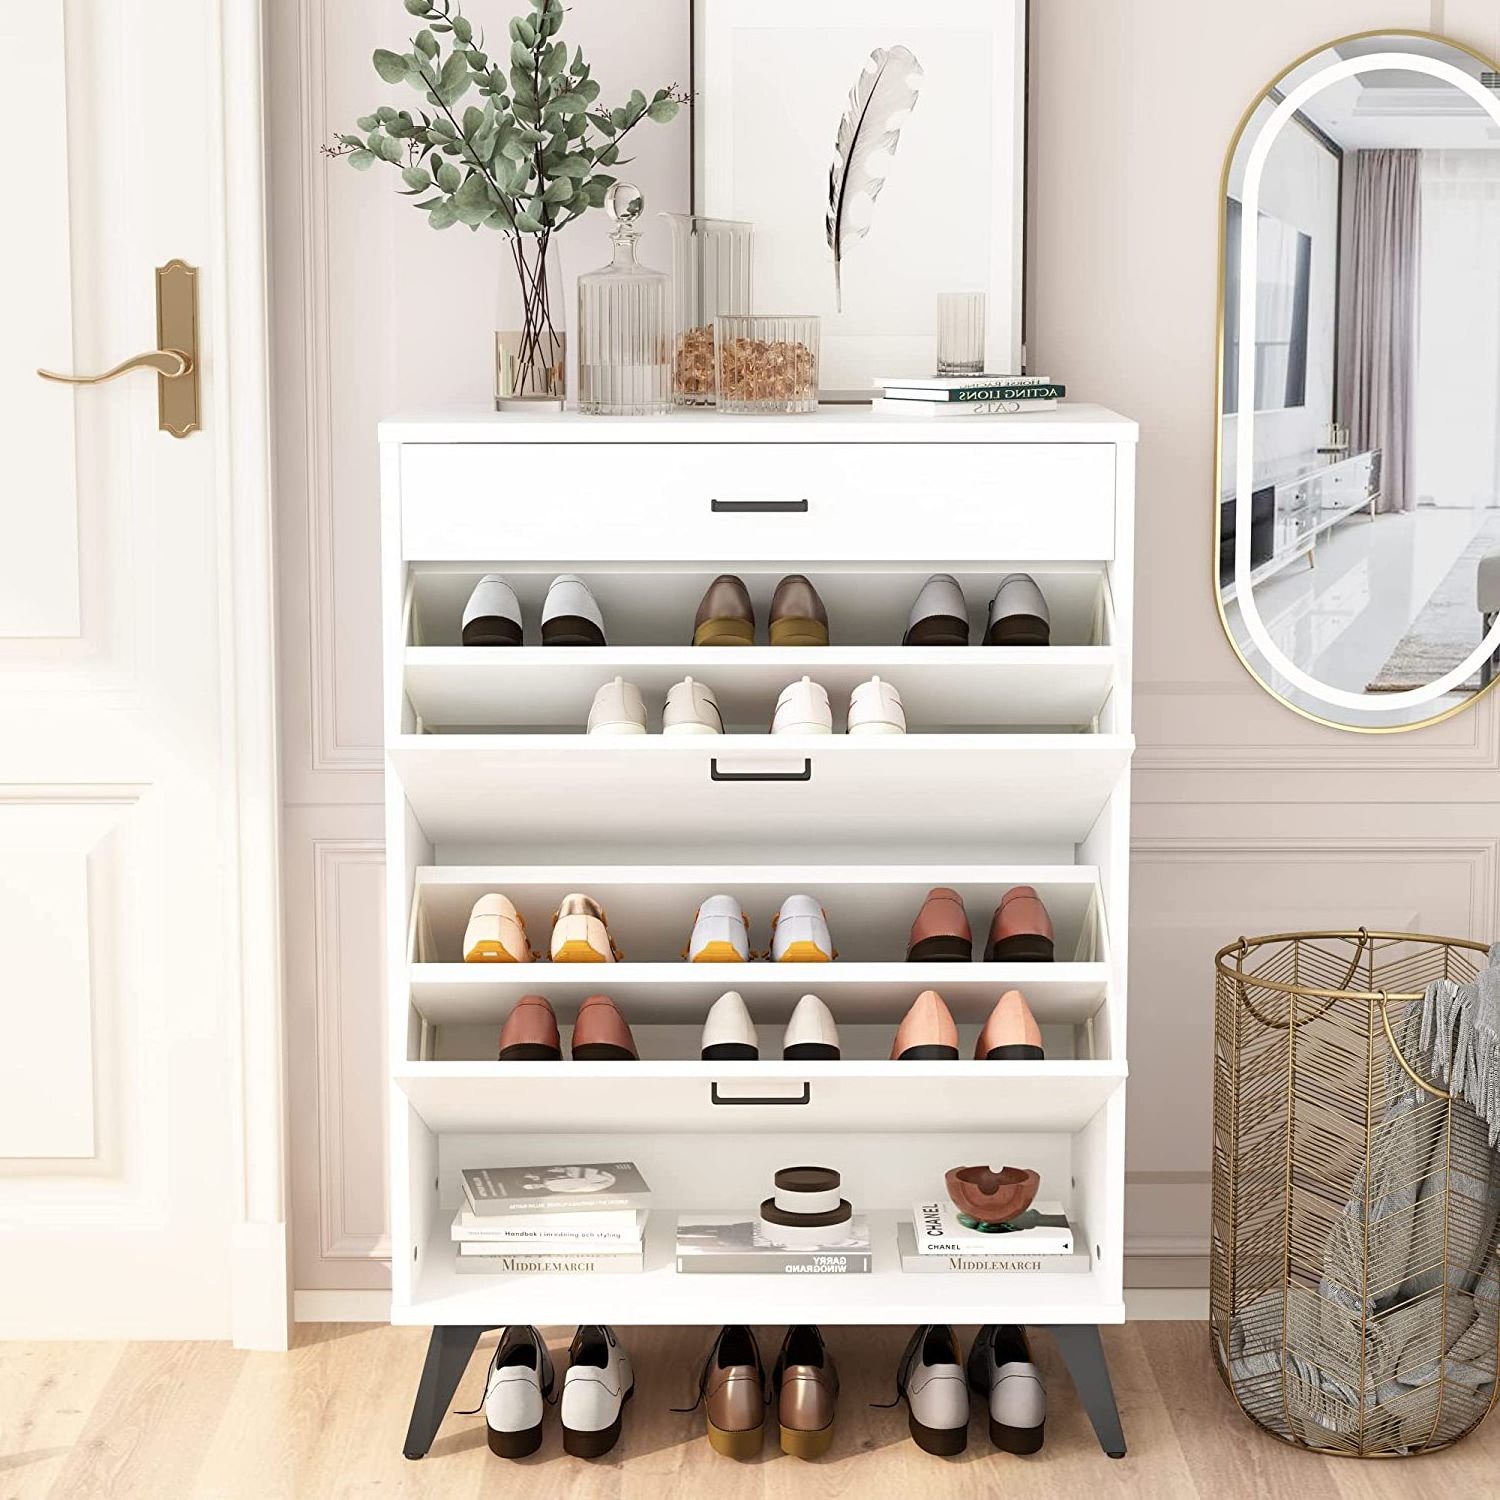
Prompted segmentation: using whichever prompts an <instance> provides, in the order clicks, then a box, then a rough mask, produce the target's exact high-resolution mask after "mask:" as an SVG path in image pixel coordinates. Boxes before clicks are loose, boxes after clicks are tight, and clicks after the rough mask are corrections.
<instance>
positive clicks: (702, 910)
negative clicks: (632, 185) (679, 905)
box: [683, 896, 750, 964]
mask: <svg viewBox="0 0 1500 1500" xmlns="http://www.w3.org/2000/svg"><path fill="white" fill-rule="evenodd" d="M683 957H684V958H686V959H687V961H688V962H689V963H690V964H745V963H749V962H750V924H749V923H748V922H746V920H745V913H744V911H743V909H742V908H741V906H740V903H739V902H738V901H736V900H735V898H734V897H733V896H710V897H709V898H708V900H707V901H705V902H704V903H703V905H702V906H700V907H699V908H698V915H697V917H696V918H695V919H694V921H693V935H692V937H691V938H689V939H688V945H687V949H686V951H685V952H684V953H683Z"/></svg>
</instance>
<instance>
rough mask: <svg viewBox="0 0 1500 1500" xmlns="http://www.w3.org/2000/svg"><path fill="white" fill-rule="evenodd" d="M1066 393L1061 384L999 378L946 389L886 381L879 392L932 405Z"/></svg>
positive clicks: (1039, 398) (1051, 396) (889, 398)
mask: <svg viewBox="0 0 1500 1500" xmlns="http://www.w3.org/2000/svg"><path fill="white" fill-rule="evenodd" d="M1067 394H1068V388H1067V386H1065V385H1056V384H1052V385H1040V384H1038V385H1030V384H1025V383H1022V384H1013V383H1010V382H1000V383H999V384H996V385H955V386H950V387H949V388H948V389H947V390H928V389H926V388H924V387H922V386H908V385H888V386H886V387H885V389H884V390H883V391H882V392H881V395H882V396H883V397H884V398H885V399H886V400H887V401H926V402H930V403H931V404H932V405H934V406H945V405H948V406H952V405H957V406H974V405H979V404H981V403H983V402H986V401H1024V402H1028V403H1029V402H1039V401H1061V400H1062V399H1063V397H1064V396H1066V395H1067Z"/></svg>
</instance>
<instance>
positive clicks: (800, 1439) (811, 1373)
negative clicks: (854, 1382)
mask: <svg viewBox="0 0 1500 1500" xmlns="http://www.w3.org/2000/svg"><path fill="white" fill-rule="evenodd" d="M771 1389H772V1391H773V1392H774V1393H775V1396H776V1413H777V1418H778V1421H779V1425H780V1428H781V1451H782V1452H783V1453H790V1454H791V1455H792V1456H793V1457H794V1458H822V1456H823V1455H824V1454H825V1453H827V1452H828V1450H829V1448H830V1447H832V1446H833V1420H834V1413H835V1409H836V1405H837V1402H838V1394H839V1377H838V1371H837V1370H836V1369H835V1368H834V1365H833V1356H832V1355H831V1354H829V1352H828V1346H827V1345H826V1344H825V1343H824V1342H823V1335H822V1333H821V1332H820V1331H819V1330H818V1329H817V1328H816V1327H815V1326H814V1325H813V1324H811V1323H799V1324H796V1325H795V1326H794V1327H791V1328H788V1329H787V1331H786V1338H785V1339H783V1340H782V1344H781V1352H780V1353H779V1354H778V1355H777V1356H776V1364H775V1367H774V1368H773V1369H772V1371H771Z"/></svg>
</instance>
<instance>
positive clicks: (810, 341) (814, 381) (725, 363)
mask: <svg viewBox="0 0 1500 1500" xmlns="http://www.w3.org/2000/svg"><path fill="white" fill-rule="evenodd" d="M715 327H716V330H717V339H716V343H717V345H718V358H719V410H720V411H724V412H813V411H817V409H818V328H819V324H818V319H817V318H816V317H790V316H786V315H778V314H773V313H746V314H734V315H731V314H728V313H721V314H720V315H719V317H718V318H717V319H716V320H715Z"/></svg>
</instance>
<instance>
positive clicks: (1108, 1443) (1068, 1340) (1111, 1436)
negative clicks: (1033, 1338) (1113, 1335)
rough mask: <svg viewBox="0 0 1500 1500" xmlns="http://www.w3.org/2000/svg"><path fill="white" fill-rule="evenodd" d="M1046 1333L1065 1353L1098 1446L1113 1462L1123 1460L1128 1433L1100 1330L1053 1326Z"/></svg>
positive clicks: (1084, 1326)
mask: <svg viewBox="0 0 1500 1500" xmlns="http://www.w3.org/2000/svg"><path fill="white" fill-rule="evenodd" d="M1047 1331H1048V1332H1049V1333H1050V1334H1051V1335H1052V1337H1053V1338H1054V1339H1055V1340H1056V1342H1057V1347H1058V1349H1059V1350H1061V1352H1062V1357H1063V1363H1064V1364H1066V1365H1067V1367H1068V1374H1069V1375H1070V1376H1071V1377H1072V1379H1073V1389H1074V1390H1075V1391H1077V1392H1078V1399H1079V1400H1080V1401H1082V1402H1083V1409H1084V1410H1085V1411H1086V1412H1087V1413H1088V1414H1089V1421H1090V1422H1092V1423H1093V1424H1094V1433H1095V1435H1096V1436H1097V1437H1098V1439H1099V1446H1100V1447H1101V1448H1103V1449H1104V1451H1105V1452H1106V1453H1107V1454H1109V1456H1110V1457H1111V1458H1124V1457H1125V1432H1124V1429H1123V1428H1121V1426H1120V1409H1119V1407H1117V1406H1116V1405H1115V1390H1114V1387H1113V1386H1112V1385H1111V1384H1110V1380H1109V1365H1108V1364H1107V1363H1106V1362H1105V1359H1104V1344H1103V1342H1102V1341H1101V1340H1100V1338H1099V1330H1098V1328H1097V1327H1096V1326H1095V1325H1094V1324H1092V1323H1051V1324H1048V1325H1047Z"/></svg>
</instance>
